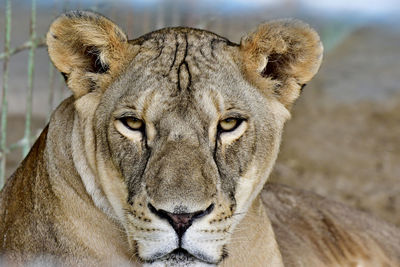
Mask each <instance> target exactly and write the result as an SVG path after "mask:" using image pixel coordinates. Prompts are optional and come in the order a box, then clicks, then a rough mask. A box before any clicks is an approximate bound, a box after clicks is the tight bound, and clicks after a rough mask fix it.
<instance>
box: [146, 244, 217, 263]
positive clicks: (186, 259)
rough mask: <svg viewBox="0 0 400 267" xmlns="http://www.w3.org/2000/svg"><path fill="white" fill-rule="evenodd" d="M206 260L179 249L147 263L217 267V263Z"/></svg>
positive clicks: (201, 256) (203, 257) (202, 256)
mask: <svg viewBox="0 0 400 267" xmlns="http://www.w3.org/2000/svg"><path fill="white" fill-rule="evenodd" d="M205 258H206V257H205V256H204V255H201V254H199V255H196V256H195V255H192V254H191V253H189V252H188V251H187V250H186V249H183V248H177V249H175V250H173V251H171V252H170V253H168V254H166V255H163V256H161V257H157V258H155V259H150V260H145V263H147V264H153V263H156V262H163V263H166V264H168V266H181V265H184V266H190V265H192V264H193V265H196V266H200V265H199V264H202V265H201V266H216V263H215V262H211V261H208V260H206V259H205Z"/></svg>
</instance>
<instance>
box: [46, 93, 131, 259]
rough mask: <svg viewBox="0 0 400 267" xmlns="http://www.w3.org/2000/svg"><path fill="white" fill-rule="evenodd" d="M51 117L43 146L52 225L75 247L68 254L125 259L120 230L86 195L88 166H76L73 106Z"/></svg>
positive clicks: (77, 152) (66, 104)
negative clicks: (55, 199) (51, 194)
mask: <svg viewBox="0 0 400 267" xmlns="http://www.w3.org/2000/svg"><path fill="white" fill-rule="evenodd" d="M53 116H54V118H53V119H52V121H51V122H50V124H49V133H48V135H49V138H48V139H47V140H48V142H47V145H46V157H47V158H48V162H49V164H48V166H47V171H48V174H49V175H48V176H49V180H50V184H51V187H52V191H53V192H54V194H55V195H57V196H58V199H59V201H58V203H57V204H56V205H57V207H56V209H54V210H56V212H57V215H56V216H55V219H56V220H57V221H56V222H55V224H57V227H58V229H62V230H61V231H63V233H62V234H63V235H67V236H69V237H70V238H71V240H74V243H75V244H72V247H71V248H69V249H71V250H73V251H71V252H72V253H71V252H69V253H71V254H75V253H78V255H76V254H75V255H76V256H78V257H79V256H80V255H79V254H80V253H82V252H79V251H78V250H79V249H81V248H82V247H85V248H86V249H87V251H86V252H85V254H90V255H91V257H92V256H93V257H94V258H95V259H96V260H99V261H102V262H103V261H105V260H109V259H107V258H109V257H110V255H114V256H115V257H118V258H120V259H121V258H122V259H123V258H126V256H127V255H128V251H127V248H128V245H127V241H126V237H125V235H124V234H123V229H122V228H121V227H120V225H118V224H117V223H115V221H114V220H113V219H112V218H110V216H108V215H107V214H106V213H105V212H104V211H103V210H102V209H101V208H99V207H98V205H96V204H95V202H94V199H93V196H92V195H91V194H90V192H88V190H87V185H86V184H85V181H84V179H85V178H87V177H82V175H86V174H85V171H84V170H83V169H84V168H88V166H81V165H80V167H81V168H77V166H76V163H77V161H78V162H79V161H81V162H83V163H85V158H84V156H83V157H82V155H84V152H83V151H82V150H80V149H81V147H79V145H80V139H79V138H78V137H79V132H78V129H76V128H75V129H74V125H75V124H76V123H75V121H76V114H75V110H74V107H73V102H72V101H68V100H67V101H64V103H62V105H61V106H60V107H59V108H58V109H57V111H56V112H55V113H54V115H53ZM74 131H75V132H74ZM77 144H78V147H77V146H76V145H77ZM78 155H79V156H78ZM88 171H89V170H88ZM58 218H60V219H58ZM88 229H90V231H88ZM77 241H79V244H78V243H76V242H77ZM75 249H76V250H77V251H74V250H75ZM88 252H89V253H88ZM82 256H83V255H82Z"/></svg>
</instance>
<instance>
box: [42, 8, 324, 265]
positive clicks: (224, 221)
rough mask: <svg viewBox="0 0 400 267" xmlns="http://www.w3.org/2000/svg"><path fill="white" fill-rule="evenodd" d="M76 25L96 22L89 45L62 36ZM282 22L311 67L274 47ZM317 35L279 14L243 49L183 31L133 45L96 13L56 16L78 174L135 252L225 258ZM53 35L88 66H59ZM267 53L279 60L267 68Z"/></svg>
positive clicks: (146, 256)
mask: <svg viewBox="0 0 400 267" xmlns="http://www.w3.org/2000/svg"><path fill="white" fill-rule="evenodd" d="M82 21H83V22H84V24H85V25H87V24H91V25H92V26H93V28H96V27H97V28H100V29H101V30H99V32H96V34H94V33H93V32H88V33H86V35H84V34H85V33H82V32H79V34H80V35H83V36H80V38H81V40H80V41H79V40H78V43H79V42H83V43H85V42H89V44H85V45H84V46H83V47H86V48H83V49H82V48H81V47H82V46H78V45H76V46H74V47H71V44H67V42H63V34H64V31H65V28H67V27H64V25H67V26H68V30H69V31H71V25H72V26H76V27H79V25H82V23H83V22H82ZM273 27H275V28H279V27H280V29H281V32H279V31H276V32H275V31H271V29H270V28H273ZM296 27H297V28H296ZM72 28H73V27H72ZM286 28H287V29H292V31H295V30H297V31H303V32H306V33H308V34H309V35H310V36H311V37H309V39H311V38H314V39H313V42H314V43H313V45H314V47H312V49H311V48H308V49H309V50H310V51H308V54H307V55H308V56H309V57H310V58H312V61H313V62H314V64H311V63H310V62H308V61H307V58H304V55H302V58H301V59H302V60H303V62H300V63H298V64H300V65H304V66H299V65H298V64H297V65H296V64H295V63H296V57H295V56H296V55H297V54H296V53H300V52H298V51H297V50H299V51H301V52H302V53H303V54H306V53H307V52H304V51H303V50H304V49H303V50H302V49H301V47H297V46H299V44H298V43H297V44H296V45H297V46H296V47H287V48H286V50H285V49H284V48H283V47H278V48H279V49H280V50H279V49H278V48H277V49H275V50H276V51H275V50H274V49H273V47H271V46H272V45H274V46H278V45H279V44H280V45H281V46H284V45H286V46H288V45H287V43H288V42H289V41H288V40H287V38H286V37H287V36H290V34H288V33H286V31H285V29H286ZM77 34H78V33H77ZM101 34H103V35H104V36H99V35H101ZM285 34H286V35H285ZM264 35H265V36H264ZM268 36H270V37H269V39H271V40H272V41H271V42H269V43H268V42H265V40H266V39H267V40H268ZM271 36H272V37H271ZM282 36H284V37H285V38H283V37H282ZM301 36H303V35H301ZM315 36H316V34H315V32H313V31H312V30H311V29H310V28H308V27H307V26H305V25H303V24H298V23H297V24H296V23H293V22H287V21H285V22H275V24H273V23H272V26H271V27H266V28H259V29H258V31H256V32H255V33H253V34H252V35H250V36H249V37H247V38H246V39H244V40H243V41H242V44H241V45H236V44H233V43H231V42H229V41H228V40H226V39H224V38H222V37H219V36H217V35H215V34H212V33H209V32H205V31H201V30H194V29H188V28H172V29H165V30H161V31H157V32H154V33H150V34H148V35H146V36H144V37H142V38H139V39H137V40H134V41H130V42H128V41H127V38H126V36H125V35H124V34H123V33H121V32H120V30H117V28H116V26H115V25H114V24H112V23H111V22H110V21H108V20H107V19H105V18H103V17H101V16H99V15H95V14H92V13H87V12H86V13H79V15H77V13H70V14H69V15H65V16H63V17H60V18H59V19H58V20H56V21H55V22H54V23H53V25H52V28H51V29H50V32H49V34H48V44H49V53H50V56H51V58H52V60H53V62H54V63H55V65H56V66H57V68H59V69H60V70H61V71H62V72H64V73H65V74H66V77H67V83H68V85H69V86H70V88H71V89H72V91H73V92H74V95H75V97H76V102H75V106H76V110H77V114H78V115H77V117H78V120H79V125H80V127H81V131H82V132H84V134H83V136H84V138H82V139H83V141H82V142H83V143H84V145H83V147H84V149H83V150H84V151H81V153H84V154H85V155H86V159H87V160H88V166H89V167H90V168H89V169H91V170H92V172H91V175H85V174H81V176H82V179H83V180H85V179H86V183H85V184H88V183H89V184H92V185H93V184H95V185H96V188H98V189H99V190H100V191H101V195H102V197H103V198H104V199H105V201H106V204H104V203H103V202H104V200H103V198H102V203H103V204H101V203H99V202H100V200H99V196H98V194H99V193H96V196H95V195H94V194H93V193H91V192H92V191H93V190H92V191H90V190H88V191H90V192H89V193H91V194H92V196H93V198H94V201H95V202H96V201H97V202H98V206H101V207H104V205H109V206H110V207H111V208H110V209H109V210H110V211H108V212H109V213H110V216H112V217H114V218H115V220H116V221H117V223H119V224H120V225H121V226H122V227H123V228H124V229H125V232H126V235H127V239H128V242H129V244H130V246H131V249H132V253H134V254H136V255H137V256H138V259H139V260H141V261H142V262H144V263H148V264H150V265H154V266H157V264H161V263H162V264H164V265H167V266H169V265H173V266H178V265H179V266H189V265H193V266H194V265H196V266H202V265H204V266H206V265H216V264H218V263H219V262H221V261H222V260H223V258H224V257H226V256H227V255H228V254H229V251H227V249H226V247H227V244H228V243H229V242H230V238H231V236H232V233H233V232H234V231H235V226H236V225H237V224H238V223H239V222H240V220H241V219H242V218H243V217H244V216H245V213H246V211H247V209H248V208H249V206H250V205H251V203H252V201H253V200H254V198H255V197H256V196H257V195H258V193H259V192H260V190H261V189H262V187H263V185H264V183H265V181H266V179H267V177H268V175H269V172H270V170H271V168H272V165H273V163H274V161H275V158H276V155H277V153H278V148H279V142H280V136H281V131H282V127H283V124H284V122H285V121H286V120H287V119H288V118H289V112H288V107H289V106H290V103H292V102H293V100H294V99H295V97H296V96H297V95H298V91H299V89H300V85H301V84H303V83H304V82H305V81H307V80H309V79H311V77H312V75H313V74H314V73H315V72H316V70H317V69H318V66H319V61H320V53H321V48H320V45H319V40H318V38H317V37H315ZM278 37H282V38H280V42H281V43H279V40H278V41H277V40H274V38H275V39H278ZM303 37H304V36H303ZM65 38H66V37H65ZM96 38H97V39H96ZM292 38H293V37H292ZM75 39H79V38H75ZM259 39H260V40H262V41H264V42H261V44H260V43H259V42H260V40H259ZM93 40H95V41H93ZM291 41H292V40H291ZM60 42H61V44H62V45H63V46H62V48H63V52H64V53H65V50H66V49H69V50H68V51H69V52H70V53H73V55H74V56H75V57H74V59H75V60H76V61H77V62H79V64H81V65H82V64H84V63H82V62H86V63H85V64H87V65H84V66H83V67H81V65H79V66H74V65H73V64H77V63H68V64H69V65H68V66H66V64H65V63H64V62H60V59H58V58H59V57H58V55H59V53H60V52H59V51H58V50H59V49H60V48H59V47H60V46H61V45H60ZM90 42H91V43H90ZM274 42H275V43H274ZM291 43H292V42H291ZM309 46H310V45H309ZM256 48H257V49H256ZM296 49H297V50H296ZM318 49H319V50H318ZM314 50H318V51H317V52H316V51H314ZM269 55H271V56H270V61H271V58H272V57H274V58H275V57H276V58H277V59H276V60H278V61H279V60H281V64H279V65H277V66H275V65H274V64H276V63H271V64H270V65H269V64H268V63H267V62H268V56H269ZM277 55H278V56H277ZM79 57H80V58H79ZM93 57H95V59H94V60H93ZM85 60H86V61H85ZM310 60H311V59H310ZM306 61H307V62H306ZM271 62H272V61H271ZM274 62H276V61H274ZM285 64H286V67H285ZM316 64H317V65H318V66H317V67H315V65H316ZM88 66H89V67H90V68H89V67H88ZM267 66H268V67H270V68H272V69H268V68H267ZM301 67H302V68H301ZM296 68H297V69H296ZM300 70H301V71H302V72H303V73H300V72H301V71H300ZM294 71H296V72H295V73H294ZM299 73H300V74H299ZM310 73H311V74H310ZM297 74H298V75H297ZM256 75H258V76H259V77H258V76H256ZM296 75H297V76H296ZM88 86H90V88H87V87H88ZM89 176H90V178H88V177H89ZM85 177H86V178H85ZM88 179H91V180H90V181H89V182H87V180H88ZM105 210H106V209H105ZM164 265H163V266H164Z"/></svg>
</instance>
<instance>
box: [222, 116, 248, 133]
mask: <svg viewBox="0 0 400 267" xmlns="http://www.w3.org/2000/svg"><path fill="white" fill-rule="evenodd" d="M242 121H243V119H238V118H227V119H224V120H222V121H220V122H219V125H218V128H219V130H220V131H221V132H232V131H234V130H235V129H236V128H237V127H238V126H239V125H240V124H241V123H242Z"/></svg>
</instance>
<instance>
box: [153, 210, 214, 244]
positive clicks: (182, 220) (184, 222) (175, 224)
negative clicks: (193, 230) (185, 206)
mask: <svg viewBox="0 0 400 267" xmlns="http://www.w3.org/2000/svg"><path fill="white" fill-rule="evenodd" d="M148 207H149V209H150V211H151V212H153V213H154V214H156V215H157V216H158V217H160V218H161V219H166V220H167V221H168V222H169V223H170V224H171V226H172V228H174V230H175V232H176V233H177V235H178V237H179V239H181V238H182V236H183V234H184V233H185V231H186V230H187V229H188V228H189V227H190V226H191V225H192V223H193V221H194V220H196V219H199V218H201V217H204V216H205V215H207V214H209V213H211V212H212V210H213V209H214V204H211V205H210V206H209V207H208V208H207V209H205V210H200V211H196V212H192V213H171V212H168V211H165V210H162V209H156V208H155V207H154V206H153V205H151V204H150V203H149V204H148Z"/></svg>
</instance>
